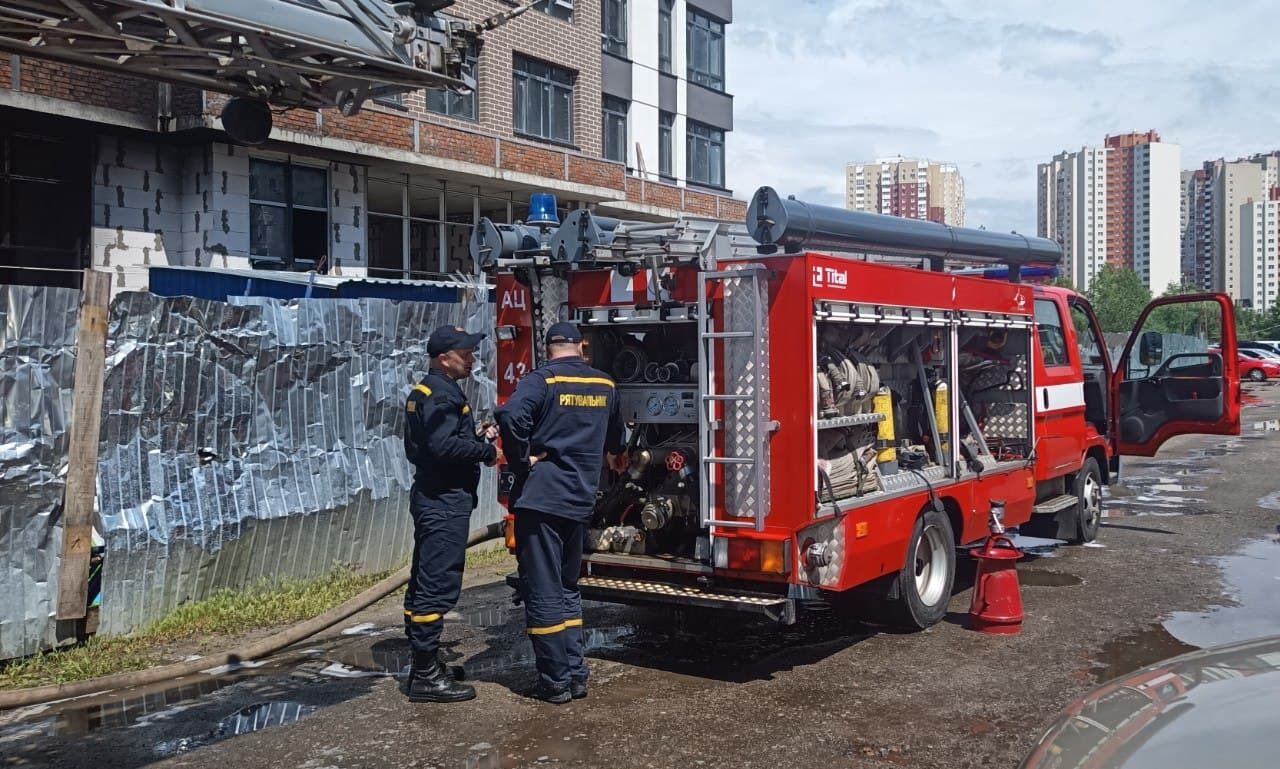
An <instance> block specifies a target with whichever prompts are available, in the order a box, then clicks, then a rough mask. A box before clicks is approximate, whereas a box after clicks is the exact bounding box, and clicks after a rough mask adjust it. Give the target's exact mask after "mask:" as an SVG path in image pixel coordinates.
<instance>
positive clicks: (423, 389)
mask: <svg viewBox="0 0 1280 769" xmlns="http://www.w3.org/2000/svg"><path fill="white" fill-rule="evenodd" d="M413 389H415V390H417V391H418V392H420V393H422V394H423V395H430V394H431V388H430V387H427V386H426V385H424V384H416V385H414V386H413Z"/></svg>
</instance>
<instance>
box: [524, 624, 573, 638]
mask: <svg viewBox="0 0 1280 769" xmlns="http://www.w3.org/2000/svg"><path fill="white" fill-rule="evenodd" d="M564 628H565V623H563V622H561V623H560V624H559V625H551V626H550V627H531V628H529V635H551V634H552V633H559V632H561V631H563V630H564Z"/></svg>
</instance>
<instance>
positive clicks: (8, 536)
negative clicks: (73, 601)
mask: <svg viewBox="0 0 1280 769" xmlns="http://www.w3.org/2000/svg"><path fill="white" fill-rule="evenodd" d="M79 304H80V292H78V291H76V290H74V289H70V288H44V287H34V286H0V558H3V565H0V658H9V657H17V656H22V655H27V654H33V653H35V652H37V651H39V650H41V649H46V648H50V647H52V646H54V645H55V644H56V643H57V642H58V641H59V640H61V639H60V638H59V634H58V627H57V623H56V621H55V620H54V618H53V615H54V610H55V608H56V607H55V603H56V601H57V594H58V584H57V567H58V555H59V553H60V551H61V549H62V525H61V511H62V497H63V487H64V477H65V475H66V471H67V447H68V443H69V438H70V435H69V431H68V430H69V426H70V421H71V387H72V382H73V378H74V373H75V337H76V324H77V318H78V313H79ZM68 629H69V628H68Z"/></svg>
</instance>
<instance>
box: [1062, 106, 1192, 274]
mask: <svg viewBox="0 0 1280 769" xmlns="http://www.w3.org/2000/svg"><path fill="white" fill-rule="evenodd" d="M1180 162H1181V151H1180V148H1179V147H1178V146H1177V145H1176V144H1168V143H1165V142H1161V141H1160V136H1159V135H1158V134H1157V133H1156V132H1155V131H1148V132H1146V133H1131V134H1122V135H1119V136H1108V137H1106V139H1105V140H1104V141H1103V146H1102V147H1082V148H1081V149H1080V151H1078V152H1062V153H1060V154H1058V155H1056V156H1055V157H1054V158H1053V160H1051V161H1050V162H1048V163H1042V164H1040V166H1038V168H1037V183H1038V190H1037V193H1038V194H1037V220H1038V228H1037V229H1038V234H1039V235H1040V236H1041V237H1046V238H1052V239H1054V240H1057V241H1058V242H1060V243H1062V244H1063V248H1064V251H1065V252H1066V254H1067V258H1068V259H1069V260H1070V264H1069V265H1064V268H1065V269H1064V272H1066V273H1067V274H1069V275H1070V276H1071V278H1072V281H1073V282H1074V283H1075V285H1076V286H1077V287H1078V288H1080V289H1082V290H1083V289H1085V288H1088V286H1089V283H1090V282H1091V281H1092V280H1093V276H1094V275H1097V274H1098V271H1099V270H1101V269H1102V267H1103V265H1104V264H1112V265H1116V266H1120V267H1126V268H1128V269H1131V270H1133V271H1134V272H1136V273H1137V274H1138V275H1139V276H1140V277H1141V278H1142V280H1143V282H1144V283H1145V284H1146V285H1147V286H1148V287H1149V288H1150V289H1151V290H1152V291H1153V292H1154V293H1157V294H1158V293H1161V292H1163V291H1164V290H1165V289H1166V288H1167V287H1168V286H1169V284H1170V283H1179V282H1180V281H1181V273H1182V270H1181V250H1180V243H1181V237H1180V236H1181V228H1182V222H1181V218H1182V217H1181V209H1180V188H1181V169H1180V167H1179V166H1180Z"/></svg>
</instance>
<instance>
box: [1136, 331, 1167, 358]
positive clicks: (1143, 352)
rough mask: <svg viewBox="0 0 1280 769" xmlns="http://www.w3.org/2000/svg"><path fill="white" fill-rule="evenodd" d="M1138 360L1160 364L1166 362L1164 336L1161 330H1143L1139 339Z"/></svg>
mask: <svg viewBox="0 0 1280 769" xmlns="http://www.w3.org/2000/svg"><path fill="white" fill-rule="evenodd" d="M1138 362H1139V363H1141V364H1142V365H1144V366H1159V365H1160V364H1161V363H1162V362H1164V336H1163V335H1162V334H1161V333H1160V332H1159V331H1143V332H1142V336H1141V337H1140V338H1139V339H1138Z"/></svg>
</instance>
